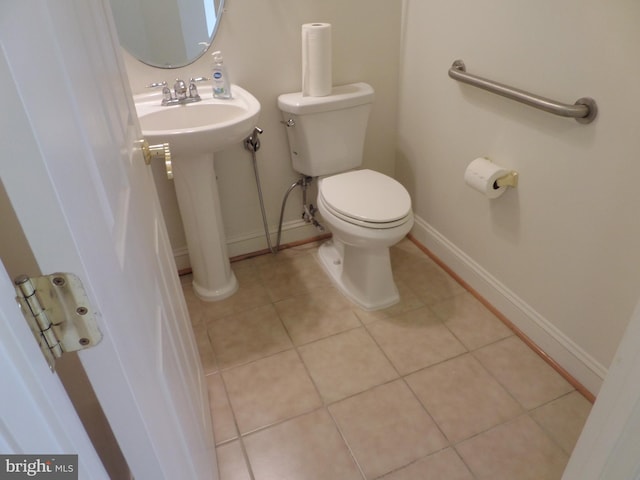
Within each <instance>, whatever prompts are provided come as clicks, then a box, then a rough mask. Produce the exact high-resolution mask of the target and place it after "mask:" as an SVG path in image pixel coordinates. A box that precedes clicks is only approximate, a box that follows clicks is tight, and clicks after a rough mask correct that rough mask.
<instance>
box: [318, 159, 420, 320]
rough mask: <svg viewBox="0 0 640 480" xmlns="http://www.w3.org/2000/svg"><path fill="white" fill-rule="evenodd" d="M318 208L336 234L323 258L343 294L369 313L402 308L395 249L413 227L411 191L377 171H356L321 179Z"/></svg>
mask: <svg viewBox="0 0 640 480" xmlns="http://www.w3.org/2000/svg"><path fill="white" fill-rule="evenodd" d="M317 205H318V210H319V211H320V214H321V215H322V218H323V219H324V221H325V223H326V224H327V225H328V226H329V229H330V230H331V232H332V233H333V238H332V239H331V240H330V241H328V242H325V243H323V244H322V245H321V246H320V248H319V250H318V258H319V260H320V263H321V265H322V266H323V268H324V270H325V271H326V272H327V273H328V274H329V276H330V277H331V279H332V280H333V282H334V283H335V285H336V286H337V287H338V289H339V290H340V291H342V293H343V294H344V295H346V296H347V297H348V298H350V299H351V300H352V301H353V302H355V303H357V304H358V305H359V306H360V307H362V308H363V309H365V310H377V309H380V308H385V307H388V306H391V305H393V304H394V303H396V302H398V300H399V299H400V296H399V293H398V289H397V288H396V285H395V282H394V281H393V273H392V271H391V259H390V256H389V247H391V246H392V245H395V244H396V243H398V242H399V241H400V240H402V239H403V238H404V237H405V235H407V233H409V231H410V230H411V227H412V226H413V213H412V211H411V199H410V197H409V194H408V193H407V191H406V190H405V188H404V187H403V186H402V185H401V184H400V183H398V182H397V181H396V180H394V179H392V178H391V177H387V176H386V175H383V174H381V173H378V172H375V171H373V170H355V171H350V172H346V173H341V174H337V175H332V176H330V177H326V178H322V179H320V180H319V184H318V202H317Z"/></svg>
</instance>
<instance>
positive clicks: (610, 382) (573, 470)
mask: <svg viewBox="0 0 640 480" xmlns="http://www.w3.org/2000/svg"><path fill="white" fill-rule="evenodd" d="M562 478H563V480H596V479H598V480H637V479H640V302H639V303H638V305H637V307H636V310H635V312H634V314H633V316H632V317H631V321H630V322H629V325H628V326H627V330H626V332H625V334H624V337H623V338H622V341H621V342H620V346H619V347H618V351H617V352H616V355H615V357H614V359H613V362H611V366H610V367H609V372H608V373H607V377H606V378H605V380H604V383H603V384H602V388H601V390H600V393H599V394H598V398H597V400H596V403H595V404H594V406H593V409H592V410H591V415H589V418H588V419H587V423H586V424H585V426H584V429H583V431H582V435H580V438H579V439H578V443H577V444H576V447H575V449H574V450H573V454H572V455H571V458H570V459H569V464H568V465H567V468H566V470H565V472H564V476H563V477H562Z"/></svg>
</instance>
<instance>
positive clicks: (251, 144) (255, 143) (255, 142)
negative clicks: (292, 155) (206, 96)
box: [244, 127, 282, 253]
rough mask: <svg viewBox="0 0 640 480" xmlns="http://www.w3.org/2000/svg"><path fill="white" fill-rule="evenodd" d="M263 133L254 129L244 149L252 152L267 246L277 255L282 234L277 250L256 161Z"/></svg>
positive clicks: (259, 129)
mask: <svg viewBox="0 0 640 480" xmlns="http://www.w3.org/2000/svg"><path fill="white" fill-rule="evenodd" d="M263 131H264V130H262V129H261V128H260V127H254V129H253V132H251V135H249V136H248V137H247V138H245V139H244V148H245V149H247V150H249V151H250V152H251V158H252V160H253V172H254V174H255V177H256V186H257V187H258V197H259V199H260V210H261V212H262V225H263V226H264V235H265V237H266V238H267V246H268V247H269V251H270V252H271V253H276V252H277V251H278V248H279V247H280V232H279V231H278V244H277V246H276V248H274V247H273V245H271V234H270V233H269V225H268V224H267V213H266V212H265V210H264V198H263V196H262V186H261V185H260V175H259V174H258V162H257V161H256V152H257V151H258V150H260V138H259V137H258V135H261V134H262V132H263ZM281 221H282V220H281Z"/></svg>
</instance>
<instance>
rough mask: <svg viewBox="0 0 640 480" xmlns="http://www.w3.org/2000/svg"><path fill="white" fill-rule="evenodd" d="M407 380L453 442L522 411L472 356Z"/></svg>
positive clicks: (435, 366)
mask: <svg viewBox="0 0 640 480" xmlns="http://www.w3.org/2000/svg"><path fill="white" fill-rule="evenodd" d="M406 380H407V382H408V383H409V386H410V387H411V388H412V390H413V391H414V392H415V393H416V395H417V396H418V398H419V399H420V401H421V402H422V404H423V405H424V406H425V407H426V409H427V411H428V412H429V413H430V414H431V416H432V417H433V419H434V420H435V421H436V423H437V424H438V426H439V427H440V428H441V429H442V431H443V432H444V434H445V435H446V436H447V438H448V439H449V440H450V441H451V442H452V443H456V442H459V441H461V440H463V439H465V438H469V437H471V436H472V435H476V434H478V433H480V432H482V431H484V430H487V429H489V428H491V427H493V426H495V425H498V424H499V423H502V422H504V421H506V420H509V419H511V418H514V417H515V416H516V415H518V414H520V413H521V412H522V407H521V406H520V405H519V404H518V402H516V401H515V400H514V399H513V398H512V397H511V396H510V395H509V394H508V393H507V392H506V391H505V390H504V388H502V387H501V386H500V385H499V384H498V382H497V381H496V380H495V379H494V378H493V377H492V376H491V375H489V373H487V371H486V370H485V369H484V368H483V367H482V365H480V363H479V362H478V361H477V360H476V359H475V358H473V357H472V356H471V355H470V354H466V355H463V356H460V357H457V358H454V359H452V360H448V361H446V362H444V363H440V364H438V365H434V366H432V367H429V368H426V369H424V370H421V371H419V372H416V373H413V374H411V375H409V376H408V377H406Z"/></svg>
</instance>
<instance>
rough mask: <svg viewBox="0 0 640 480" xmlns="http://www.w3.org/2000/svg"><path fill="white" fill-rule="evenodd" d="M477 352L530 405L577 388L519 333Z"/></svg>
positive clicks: (477, 355)
mask: <svg viewBox="0 0 640 480" xmlns="http://www.w3.org/2000/svg"><path fill="white" fill-rule="evenodd" d="M473 355H474V356H475V357H476V358H477V359H478V360H479V361H480V363H482V364H483V365H484V366H485V368H486V369H487V370H489V371H490V372H491V374H492V375H493V376H494V377H496V378H497V379H498V381H499V382H500V383H501V384H502V385H503V386H504V387H505V388H506V389H507V390H508V391H509V392H510V393H511V394H512V395H513V396H514V397H515V398H516V399H517V400H518V401H519V402H520V403H521V404H522V405H523V406H524V407H525V408H526V409H532V408H535V407H538V406H540V405H542V404H543V403H547V402H549V401H551V400H553V399H555V398H558V397H560V396H562V395H564V394H566V393H569V392H570V391H572V390H573V387H572V386H571V385H570V384H569V383H568V382H567V381H566V380H565V379H564V378H562V377H561V376H560V374H558V373H557V372H556V371H555V370H554V369H553V368H551V367H550V366H549V365H548V364H547V363H546V362H545V361H544V360H542V359H541V358H540V357H539V356H538V355H537V354H536V353H534V352H533V351H532V350H531V349H530V348H529V347H528V346H527V345H526V344H525V343H524V342H523V341H522V340H520V339H519V338H517V337H510V338H507V339H504V340H501V341H499V342H497V343H494V344H492V345H488V346H486V347H484V348H481V349H480V350H477V351H475V352H474V353H473Z"/></svg>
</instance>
